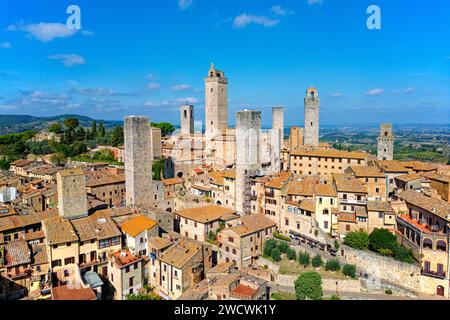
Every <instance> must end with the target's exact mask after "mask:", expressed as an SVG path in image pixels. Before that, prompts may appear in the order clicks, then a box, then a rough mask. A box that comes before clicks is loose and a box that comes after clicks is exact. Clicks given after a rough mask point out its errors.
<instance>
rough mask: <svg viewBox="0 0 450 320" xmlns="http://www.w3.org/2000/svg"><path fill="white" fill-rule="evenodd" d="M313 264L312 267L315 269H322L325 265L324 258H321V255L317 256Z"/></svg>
mask: <svg viewBox="0 0 450 320" xmlns="http://www.w3.org/2000/svg"><path fill="white" fill-rule="evenodd" d="M311 264H312V266H313V267H314V268H318V267H321V266H322V264H323V261H322V257H321V256H320V255H319V254H316V255H315V256H314V257H313V258H312V260H311Z"/></svg>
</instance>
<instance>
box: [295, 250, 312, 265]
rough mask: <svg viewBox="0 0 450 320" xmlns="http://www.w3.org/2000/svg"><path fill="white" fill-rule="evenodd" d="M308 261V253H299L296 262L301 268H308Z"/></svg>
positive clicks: (309, 259)
mask: <svg viewBox="0 0 450 320" xmlns="http://www.w3.org/2000/svg"><path fill="white" fill-rule="evenodd" d="M310 261H311V258H310V256H309V253H308V252H300V253H299V254H298V262H299V263H300V264H301V265H302V266H304V267H305V268H306V267H307V266H309V263H310Z"/></svg>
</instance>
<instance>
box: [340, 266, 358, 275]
mask: <svg viewBox="0 0 450 320" xmlns="http://www.w3.org/2000/svg"><path fill="white" fill-rule="evenodd" d="M342 272H343V273H344V275H346V276H347V277H352V278H356V266H355V265H354V264H345V265H344V267H343V268H342Z"/></svg>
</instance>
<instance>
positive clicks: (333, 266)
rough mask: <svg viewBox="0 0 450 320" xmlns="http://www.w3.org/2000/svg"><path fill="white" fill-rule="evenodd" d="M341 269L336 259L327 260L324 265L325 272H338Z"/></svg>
mask: <svg viewBox="0 0 450 320" xmlns="http://www.w3.org/2000/svg"><path fill="white" fill-rule="evenodd" d="M340 269H341V264H340V263H339V260H337V259H331V260H328V261H327V263H326V264H325V270H326V271H339V270H340Z"/></svg>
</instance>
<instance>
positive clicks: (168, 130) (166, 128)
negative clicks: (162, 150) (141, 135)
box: [150, 122, 175, 137]
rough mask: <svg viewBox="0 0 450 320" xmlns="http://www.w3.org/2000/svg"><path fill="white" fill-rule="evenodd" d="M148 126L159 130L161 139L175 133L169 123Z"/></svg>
mask: <svg viewBox="0 0 450 320" xmlns="http://www.w3.org/2000/svg"><path fill="white" fill-rule="evenodd" d="M150 125H151V126H152V127H155V128H159V129H161V136H163V137H165V136H168V135H170V134H172V132H174V131H175V127H174V126H173V124H171V123H169V122H159V123H151V124H150Z"/></svg>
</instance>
